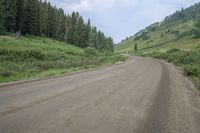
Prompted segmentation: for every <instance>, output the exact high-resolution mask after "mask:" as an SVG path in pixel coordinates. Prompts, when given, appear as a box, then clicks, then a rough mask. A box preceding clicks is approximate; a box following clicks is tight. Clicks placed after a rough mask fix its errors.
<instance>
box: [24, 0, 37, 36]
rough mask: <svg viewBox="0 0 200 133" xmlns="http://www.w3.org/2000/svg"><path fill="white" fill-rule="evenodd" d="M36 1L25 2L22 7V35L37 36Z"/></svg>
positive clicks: (28, 0)
mask: <svg viewBox="0 0 200 133" xmlns="http://www.w3.org/2000/svg"><path fill="white" fill-rule="evenodd" d="M38 11H39V10H38V1H37V0H27V1H26V3H25V7H24V23H23V33H26V34H31V35H39V32H40V31H39V21H38V19H39V14H38Z"/></svg>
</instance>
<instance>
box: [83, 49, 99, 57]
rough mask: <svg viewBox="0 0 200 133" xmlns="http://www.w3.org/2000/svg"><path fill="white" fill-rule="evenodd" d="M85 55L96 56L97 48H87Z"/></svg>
mask: <svg viewBox="0 0 200 133" xmlns="http://www.w3.org/2000/svg"><path fill="white" fill-rule="evenodd" d="M84 52H85V53H87V54H89V55H96V54H97V51H96V49H95V48H92V47H87V48H86V49H85V50H84Z"/></svg>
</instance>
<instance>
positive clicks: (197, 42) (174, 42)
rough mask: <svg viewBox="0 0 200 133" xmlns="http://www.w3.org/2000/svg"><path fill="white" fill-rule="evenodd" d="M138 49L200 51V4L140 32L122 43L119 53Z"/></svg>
mask: <svg viewBox="0 0 200 133" xmlns="http://www.w3.org/2000/svg"><path fill="white" fill-rule="evenodd" d="M136 43H137V45H138V49H139V50H140V51H141V50H142V51H144V50H147V49H148V51H149V50H159V51H163V52H164V51H167V50H168V49H170V48H179V49H183V50H193V49H200V3H198V4H195V5H193V6H191V7H189V8H186V9H182V10H181V11H177V12H175V13H174V14H172V15H171V16H168V17H166V18H165V19H164V20H163V21H162V22H160V23H159V22H157V23H154V24H152V25H150V26H148V27H146V28H145V29H143V30H141V31H139V32H138V33H136V34H135V35H134V36H132V37H129V38H127V39H126V40H125V41H122V42H121V43H120V44H119V45H118V46H116V48H115V50H116V51H117V52H130V51H133V48H134V45H135V44H136Z"/></svg>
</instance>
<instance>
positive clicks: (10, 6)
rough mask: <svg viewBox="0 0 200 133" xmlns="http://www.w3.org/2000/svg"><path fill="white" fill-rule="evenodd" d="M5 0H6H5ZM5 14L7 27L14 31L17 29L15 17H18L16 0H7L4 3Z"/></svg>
mask: <svg viewBox="0 0 200 133" xmlns="http://www.w3.org/2000/svg"><path fill="white" fill-rule="evenodd" d="M3 1H4V0H3ZM4 4H5V5H4V9H5V10H4V11H3V13H4V14H5V16H4V18H5V27H6V30H7V31H8V32H14V30H15V18H16V0H5V3H4Z"/></svg>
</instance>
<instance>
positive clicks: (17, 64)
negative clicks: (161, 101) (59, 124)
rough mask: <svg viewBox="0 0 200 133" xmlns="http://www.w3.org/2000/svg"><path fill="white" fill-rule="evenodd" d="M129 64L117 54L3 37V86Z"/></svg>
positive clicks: (0, 76)
mask: <svg viewBox="0 0 200 133" xmlns="http://www.w3.org/2000/svg"><path fill="white" fill-rule="evenodd" d="M122 60H125V57H122V56H120V55H117V54H113V53H108V52H107V53H100V52H97V51H96V50H94V49H92V48H88V49H86V50H84V49H81V48H78V47H75V46H72V45H69V44H66V43H64V42H59V41H55V40H52V39H48V38H41V37H34V36H29V37H23V38H22V39H14V38H12V37H9V36H0V83H3V82H10V81H18V80H27V79H35V78H42V77H48V76H54V75H60V74H64V73H69V72H74V71H78V70H83V69H88V68H94V67H98V66H102V65H106V64H113V63H116V62H119V61H122Z"/></svg>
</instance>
